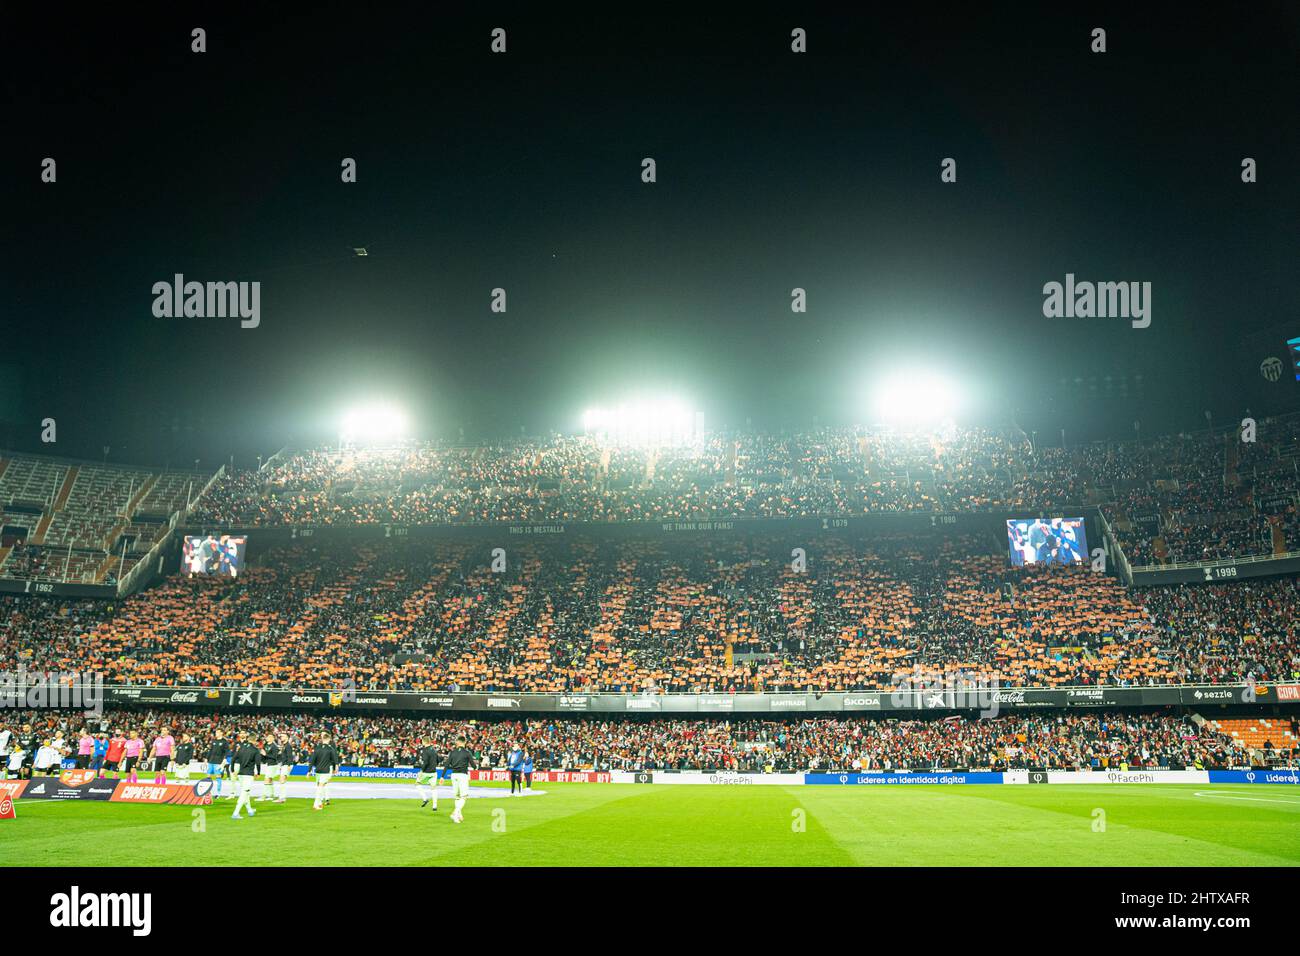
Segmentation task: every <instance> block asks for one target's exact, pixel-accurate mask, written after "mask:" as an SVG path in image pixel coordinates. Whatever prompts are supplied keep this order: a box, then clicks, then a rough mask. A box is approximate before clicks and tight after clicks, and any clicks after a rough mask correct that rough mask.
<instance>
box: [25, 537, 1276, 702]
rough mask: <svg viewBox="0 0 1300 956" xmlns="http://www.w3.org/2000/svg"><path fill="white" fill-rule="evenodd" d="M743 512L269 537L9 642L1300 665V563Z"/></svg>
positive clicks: (1158, 680)
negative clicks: (1190, 565) (1216, 568)
mask: <svg viewBox="0 0 1300 956" xmlns="http://www.w3.org/2000/svg"><path fill="white" fill-rule="evenodd" d="M784 549H785V545H784V543H783V542H782V541H780V540H779V539H775V538H770V537H765V536H761V535H760V536H745V537H741V538H727V539H717V540H707V541H691V542H687V543H679V542H665V541H663V540H662V539H654V540H627V541H593V540H580V539H575V540H572V541H564V542H551V543H539V542H529V543H527V544H521V545H520V546H519V547H517V548H515V549H514V550H513V553H512V557H511V562H512V563H511V565H510V570H509V571H508V572H507V573H502V574H495V573H492V572H491V570H490V569H489V566H488V561H487V555H486V552H485V550H484V549H483V548H482V547H481V545H477V544H474V543H471V542H468V541H464V540H447V541H438V542H434V543H428V542H424V543H416V542H415V541H409V540H402V541H393V542H387V543H384V544H382V545H381V544H380V543H371V544H340V545H331V546H308V545H306V544H304V543H303V542H301V541H298V542H294V543H293V544H290V545H286V546H284V547H279V548H275V549H272V550H271V551H269V552H268V553H267V554H266V555H265V556H264V558H263V559H262V560H261V561H259V562H257V563H256V564H255V565H253V566H250V567H248V568H246V569H245V571H244V573H243V574H241V575H240V576H239V577H238V578H236V579H233V580H232V579H229V578H218V577H206V576H199V577H194V578H189V577H186V576H181V575H176V576H173V577H172V578H170V579H168V580H167V581H166V582H164V583H163V584H161V585H160V586H157V587H154V588H151V589H149V590H146V591H144V592H141V593H139V594H136V595H133V596H131V597H130V598H128V599H126V600H125V601H123V602H120V603H113V604H108V603H104V602H76V601H52V600H47V599H42V600H37V599H28V598H23V597H11V598H4V599H2V601H0V608H2V609H3V613H0V666H3V667H7V668H13V667H16V666H17V665H18V664H20V663H21V664H24V665H25V666H27V667H28V668H29V669H41V670H66V669H69V668H77V669H83V670H84V669H89V670H94V671H99V672H102V673H103V674H104V677H105V680H107V681H109V682H121V683H155V684H176V685H201V686H227V685H230V686H261V687H268V688H292V687H335V686H338V684H339V682H340V681H341V680H343V679H345V678H350V679H352V680H354V681H355V682H356V685H357V686H358V687H365V688H370V689H376V690H378V689H387V690H429V691H451V690H462V691H488V692H493V691H501V690H515V691H536V692H565V691H583V692H595V691H609V692H641V691H644V690H647V689H653V690H658V691H667V692H702V691H710V692H753V691H779V690H786V691H803V690H808V691H817V690H870V689H887V688H892V687H895V686H898V685H899V683H900V681H903V680H917V679H920V678H925V679H935V678H940V677H942V678H947V679H954V678H957V677H972V676H978V677H980V678H982V679H986V680H994V679H996V680H997V681H998V682H1000V683H1001V684H1004V685H1008V686H1023V687H1052V686H1063V685H1068V686H1090V685H1112V686H1142V685H1159V684H1173V683H1241V682H1244V681H1245V680H1247V679H1248V678H1253V679H1255V680H1257V681H1276V680H1289V679H1295V678H1297V676H1300V641H1298V640H1297V629H1298V625H1297V623H1296V621H1295V618H1294V615H1293V614H1292V610H1291V609H1292V608H1294V607H1295V606H1296V604H1297V598H1298V597H1300V595H1298V594H1297V583H1296V580H1295V579H1293V578H1273V579H1254V580H1250V581H1241V582H1234V583H1226V584H1211V585H1179V586H1176V587H1162V588H1138V589H1126V588H1124V587H1123V586H1122V585H1120V584H1119V582H1118V581H1117V580H1116V579H1114V578H1111V577H1108V576H1104V575H1097V574H1093V573H1091V572H1090V571H1089V570H1088V569H1086V567H1078V566H1059V565H1057V566H1034V567H1026V568H1012V567H1010V566H1009V565H1008V563H1007V562H1006V559H1005V556H996V557H995V556H992V555H990V554H989V553H988V549H987V548H986V549H984V550H983V551H982V552H981V548H980V545H979V543H978V541H977V540H975V539H971V538H951V537H946V536H934V537H931V538H928V539H916V538H914V537H905V538H904V537H898V538H881V539H879V540H873V541H872V543H871V544H869V545H868V544H865V543H862V542H856V543H855V542H853V541H850V540H847V539H841V538H830V539H827V540H825V541H823V542H821V543H820V546H819V548H817V549H814V550H813V552H812V554H811V557H810V561H809V566H808V569H807V571H806V572H795V571H793V570H792V569H791V567H790V564H789V559H788V551H786V550H784Z"/></svg>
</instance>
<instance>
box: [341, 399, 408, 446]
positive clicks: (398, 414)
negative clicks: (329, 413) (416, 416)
mask: <svg viewBox="0 0 1300 956" xmlns="http://www.w3.org/2000/svg"><path fill="white" fill-rule="evenodd" d="M406 429H407V421H406V413H405V412H403V411H402V410H401V409H400V408H398V407H397V406H395V405H389V404H386V403H383V402H376V403H372V404H368V405H360V406H357V407H356V408H353V409H350V410H349V411H348V412H347V413H346V414H344V416H343V421H342V424H341V425H340V426H339V438H340V440H341V441H342V442H343V443H344V444H348V445H352V444H366V443H370V442H385V441H396V440H397V439H399V438H401V437H402V436H403V435H405V434H406Z"/></svg>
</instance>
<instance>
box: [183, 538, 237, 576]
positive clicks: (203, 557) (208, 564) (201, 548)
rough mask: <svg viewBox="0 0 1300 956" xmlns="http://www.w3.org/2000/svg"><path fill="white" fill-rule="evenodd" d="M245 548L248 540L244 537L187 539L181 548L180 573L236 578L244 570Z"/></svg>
mask: <svg viewBox="0 0 1300 956" xmlns="http://www.w3.org/2000/svg"><path fill="white" fill-rule="evenodd" d="M247 546H248V538H246V537H245V536H244V535H234V534H223V535H221V536H220V537H218V536H217V535H212V534H210V535H207V536H206V537H187V538H185V540H184V542H183V544H182V546H181V572H182V573H183V574H190V575H195V574H218V575H221V576H222V577H227V578H233V577H238V576H239V572H240V571H242V570H244V550H245V548H246V547H247Z"/></svg>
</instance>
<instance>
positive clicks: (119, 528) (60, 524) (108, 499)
mask: <svg viewBox="0 0 1300 956" xmlns="http://www.w3.org/2000/svg"><path fill="white" fill-rule="evenodd" d="M0 461H4V462H5V468H4V469H3V470H2V471H0V505H2V506H3V509H4V510H3V527H4V528H5V529H6V539H7V540H9V541H10V542H11V543H9V544H8V545H6V546H5V548H4V549H0V577H7V578H18V579H25V580H32V581H63V582H79V583H102V582H104V581H106V580H112V579H113V578H114V577H115V576H116V575H117V574H119V573H125V572H126V571H127V570H129V569H130V568H131V567H132V566H134V564H135V562H136V561H138V560H139V559H140V557H141V556H142V555H143V554H144V553H146V552H147V551H148V550H149V549H150V548H151V547H152V546H153V545H154V544H155V543H156V542H157V541H158V540H159V539H160V538H161V537H162V535H163V534H165V533H166V531H167V527H168V521H169V519H170V517H171V515H172V514H173V513H175V512H176V511H177V510H178V509H180V508H181V507H182V506H183V505H184V504H185V502H186V500H187V499H186V494H187V491H188V490H189V489H191V488H194V486H195V485H196V484H197V485H198V487H199V488H201V487H202V485H203V484H204V483H206V481H207V476H199V475H195V474H191V473H189V472H170V471H152V470H147V469H135V468H124V467H118V466H111V465H102V464H93V463H86V462H75V463H71V462H60V461H57V460H54V459H45V458H37V457H32V456H11V457H7V458H5V459H0ZM124 545H125V549H124Z"/></svg>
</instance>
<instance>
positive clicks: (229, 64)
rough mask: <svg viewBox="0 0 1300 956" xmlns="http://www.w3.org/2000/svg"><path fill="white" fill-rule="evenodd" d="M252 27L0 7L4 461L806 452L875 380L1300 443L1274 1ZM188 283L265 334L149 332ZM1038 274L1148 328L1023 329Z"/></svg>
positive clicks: (1021, 406)
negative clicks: (727, 440)
mask: <svg viewBox="0 0 1300 956" xmlns="http://www.w3.org/2000/svg"><path fill="white" fill-rule="evenodd" d="M173 6H174V5H173ZM262 6H264V7H265V9H258V8H252V9H251V11H250V12H249V13H247V14H240V13H230V12H224V13H222V12H217V11H215V10H214V11H213V12H211V13H204V12H201V10H202V7H196V8H195V9H196V11H200V12H193V13H177V12H175V11H173V10H168V9H167V7H161V6H160V7H156V8H152V7H149V6H139V7H137V6H136V5H131V8H130V10H129V12H128V10H127V9H126V8H113V9H112V10H111V12H104V13H98V14H96V15H94V16H90V15H89V14H88V13H82V12H80V10H78V11H77V12H76V13H75V15H74V14H73V13H72V12H71V11H69V10H65V11H62V12H58V11H55V12H35V11H24V12H16V11H14V10H8V11H5V12H4V14H3V20H2V21H0V27H2V28H3V32H2V35H0V73H2V74H3V85H2V86H0V102H2V103H3V109H4V115H5V116H6V121H5V128H4V133H3V141H4V147H3V150H0V153H2V155H0V203H2V206H0V213H2V222H3V231H2V233H0V235H2V236H3V243H4V245H3V248H4V255H3V260H2V262H3V264H2V265H0V315H3V328H2V332H3V338H2V339H0V445H2V446H4V447H8V448H12V449H17V450H20V451H44V452H46V453H51V454H59V455H65V456H71V457H90V458H95V459H98V458H100V457H101V454H102V452H101V448H102V446H103V445H109V446H111V447H112V449H113V450H112V452H111V456H110V457H111V460H120V461H130V462H135V463H141V464H164V463H171V464H173V465H181V464H184V465H189V464H191V463H192V460H193V459H194V458H200V459H202V460H203V461H204V462H206V463H210V464H214V465H215V463H217V462H220V461H225V460H227V459H228V458H229V456H230V455H232V454H234V455H236V456H238V458H239V459H240V461H242V462H245V463H247V462H249V461H251V459H252V457H253V456H255V455H258V454H268V453H270V452H272V451H274V450H275V449H277V448H279V447H280V446H281V445H282V444H284V443H285V442H286V441H290V440H295V441H299V442H307V441H314V440H319V439H321V438H325V439H328V438H330V437H332V435H333V431H334V428H335V425H336V422H337V419H338V416H339V413H340V411H341V410H342V409H343V408H344V407H346V406H348V405H351V404H353V403H355V402H356V401H358V400H365V399H369V398H372V397H385V398H390V399H393V400H396V401H399V402H401V403H403V404H404V405H405V406H406V407H408V408H409V409H410V410H411V413H412V416H413V417H414V419H415V420H416V422H417V430H418V431H419V433H420V434H422V435H427V436H430V437H434V436H455V435H458V434H459V432H458V431H457V430H458V429H462V428H463V429H464V433H465V436H466V438H467V439H469V438H473V439H479V438H491V437H503V436H508V435H518V434H519V433H520V428H521V426H522V427H523V428H525V429H526V430H527V432H528V433H529V434H536V433H539V432H544V431H547V430H563V431H571V430H574V429H575V428H576V427H577V425H578V420H579V416H580V414H581V412H582V410H583V409H584V408H586V407H588V406H591V405H598V404H602V403H604V404H612V403H616V402H617V401H618V400H620V399H622V398H624V397H626V396H627V395H629V394H630V393H632V392H633V391H640V390H649V391H657V392H672V393H675V394H678V395H682V396H684V397H686V398H688V399H690V400H692V401H694V402H695V403H696V404H698V405H699V406H700V407H701V408H702V409H703V411H704V414H705V417H706V421H707V422H708V423H709V424H712V425H715V426H737V427H744V426H745V424H746V421H747V420H750V421H752V424H753V426H754V427H756V428H758V427H762V428H769V429H778V428H798V427H806V426H808V425H811V424H813V423H814V422H818V423H823V424H826V423H840V422H845V421H861V420H864V419H865V418H866V417H868V416H867V414H866V402H865V400H864V394H865V391H866V389H867V387H868V386H869V383H870V382H871V381H872V379H873V377H874V376H878V375H880V374H881V373H882V372H883V371H885V370H888V369H889V368H891V367H898V366H900V365H908V366H915V365H920V366H923V367H926V368H930V369H933V370H936V371H940V372H945V373H947V374H950V375H952V376H953V377H954V378H956V379H957V380H958V381H959V382H960V383H961V384H962V385H963V386H964V387H965V388H967V389H968V390H969V391H970V393H971V402H970V405H969V408H968V410H967V412H966V414H965V419H966V420H968V421H972V422H982V423H996V422H999V421H1007V420H1012V419H1014V420H1016V421H1018V422H1020V423H1021V424H1022V425H1024V426H1025V427H1026V428H1036V429H1042V430H1045V431H1048V432H1050V433H1052V434H1053V435H1057V431H1058V430H1059V429H1060V428H1062V427H1065V428H1066V429H1067V432H1068V433H1069V435H1070V438H1071V440H1072V441H1074V440H1082V439H1084V438H1100V437H1106V436H1112V437H1118V438H1125V437H1131V435H1132V423H1133V421H1134V420H1140V421H1141V422H1142V430H1143V434H1144V435H1147V434H1154V433H1156V432H1158V431H1160V430H1168V429H1184V428H1194V427H1197V426H1203V424H1204V417H1203V416H1204V412H1205V411H1206V410H1210V411H1212V412H1213V413H1214V416H1215V423H1216V424H1226V423H1227V422H1228V421H1229V420H1231V419H1232V418H1233V417H1234V416H1236V417H1239V416H1241V415H1242V414H1244V412H1245V410H1246V408H1248V407H1249V408H1250V409H1251V410H1252V412H1253V413H1255V414H1257V415H1258V414H1265V413H1268V412H1271V411H1281V410H1286V409H1289V408H1296V407H1298V405H1297V397H1298V393H1300V383H1297V382H1295V381H1292V376H1291V374H1290V372H1286V373H1284V375H1283V377H1282V379H1281V380H1280V381H1278V382H1274V383H1269V382H1267V381H1265V380H1264V378H1263V377H1262V376H1261V375H1260V372H1259V365H1260V362H1261V361H1262V360H1263V359H1265V358H1267V357H1269V356H1278V357H1280V358H1282V359H1283V361H1284V362H1285V361H1287V358H1288V357H1287V354H1286V346H1285V340H1286V339H1287V338H1288V337H1290V336H1294V335H1300V268H1297V264H1298V263H1300V176H1298V175H1297V172H1298V166H1300V128H1298V124H1297V117H1300V67H1298V66H1297V64H1300V7H1297V6H1296V5H1295V4H1283V3H1278V4H1272V3H1264V4H1252V5H1250V6H1249V7H1243V8H1240V9H1238V8H1231V7H1218V8H1214V9H1206V10H1191V9H1187V8H1186V7H1184V6H1179V5H1150V6H1149V7H1148V6H1147V5H1143V6H1144V7H1147V9H1145V10H1143V11H1141V12H1133V11H1125V10H1124V9H1123V7H1122V6H1121V7H1116V8H1115V11H1114V12H1106V11H1105V10H1104V9H1101V8H1098V9H1097V10H1096V11H1095V12H1089V13H1081V12H1080V13H1062V12H1050V11H1046V10H1039V11H1032V12H1030V11H1027V12H1023V13H1014V12H1011V11H1001V12H993V13H990V12H988V11H987V10H984V9H982V7H983V6H984V5H978V6H979V7H980V8H981V9H978V10H974V11H971V10H967V11H964V12H962V13H960V14H956V13H953V14H942V15H941V14H939V13H936V12H931V13H929V14H925V15H920V14H917V15H911V16H910V17H909V16H908V15H906V14H902V13H898V12H891V11H886V9H885V8H883V7H879V8H875V9H874V13H873V15H871V16H866V15H862V16H860V17H856V18H855V16H854V15H852V14H851V13H849V12H830V11H834V10H835V7H827V8H826V9H827V11H828V12H826V13H824V14H818V15H810V14H808V13H806V12H804V11H803V10H801V9H800V8H799V6H798V5H792V6H789V7H788V9H787V10H786V11H782V10H780V9H779V8H777V7H774V6H768V7H761V6H760V7H752V8H751V7H748V6H747V7H743V8H736V9H735V10H718V11H715V12H701V11H700V10H699V9H697V8H696V7H695V6H694V5H683V6H681V7H677V8H669V7H664V6H663V5H658V4H654V5H648V6H647V5H632V6H629V8H628V11H627V12H626V13H623V14H618V15H616V14H613V13H609V12H603V13H597V12H594V11H593V12H591V13H582V12H580V11H573V10H554V9H551V7H552V6H553V5H537V4H534V5H533V7H534V9H533V10H532V11H530V10H529V9H528V7H526V6H521V7H519V8H517V9H512V8H509V7H494V8H493V9H492V10H491V11H488V12H482V13H480V12H477V11H474V12H470V13H464V14H452V13H447V12H444V11H443V10H442V9H441V8H442V7H443V6H444V5H435V4H419V5H409V6H408V5H402V4H383V5H382V7H383V12H381V13H371V12H369V11H368V9H367V5H364V4H362V5H355V6H351V7H340V8H338V9H331V8H329V7H318V6H313V7H312V8H311V9H310V11H308V10H307V9H306V8H304V12H302V13H296V14H295V13H290V12H282V11H280V10H278V9H273V6H272V5H262ZM372 6H375V7H379V6H381V5H372ZM150 11H152V12H150ZM905 17H907V18H905ZM195 26H201V27H204V28H205V29H206V30H207V47H208V49H207V52H206V53H203V54H196V53H192V52H190V43H191V38H190V30H191V29H192V28H193V27H195ZM497 26H500V27H503V28H505V29H506V31H507V37H508V52H507V53H506V54H504V55H493V54H492V53H491V52H490V51H489V43H490V31H491V30H492V28H493V27H497ZM1097 26H1100V27H1104V28H1105V29H1106V30H1107V45H1108V52H1106V53H1105V54H1093V53H1092V52H1090V49H1089V47H1090V42H1091V37H1090V31H1091V30H1092V28H1093V27H1097ZM794 27H803V28H805V29H806V30H807V31H808V49H809V51H808V53H806V54H803V55H797V54H794V53H792V52H790V31H791V29H793V28H794ZM47 156H49V157H53V158H54V159H55V160H56V161H57V163H58V166H57V172H58V181H57V183H55V184H46V183H42V182H41V181H40V172H41V168H40V164H41V160H42V159H43V158H44V157H47ZM647 156H649V157H653V158H654V159H655V160H656V162H657V166H658V170H657V171H658V182H656V183H654V184H645V183H643V182H642V181H641V160H642V158H643V157H647ZM1247 156H1249V157H1253V158H1254V159H1256V160H1257V162H1258V176H1259V181H1258V182H1257V183H1254V184H1249V185H1248V184H1244V183H1242V181H1241V175H1240V174H1241V165H1240V164H1241V160H1242V158H1243V157H1247ZM344 157H353V158H355V159H356V160H357V163H358V182H357V183H355V184H344V183H342V182H341V181H340V162H341V160H342V159H343V158H344ZM944 157H953V158H955V159H956V160H957V164H958V165H957V171H958V181H957V182H956V183H955V184H944V183H941V182H940V178H939V173H940V161H941V160H942V159H943V158H944ZM358 246H364V247H366V249H367V250H368V251H369V255H368V256H367V257H365V258H358V257H356V256H355V255H354V254H353V253H352V249H353V248H354V247H358ZM178 272H179V273H183V274H185V276H186V278H187V279H196V280H200V281H208V280H213V281H252V280H256V281H260V282H261V283H262V292H261V325H260V327H259V328H257V329H250V330H245V329H241V328H240V327H239V322H238V320H237V319H217V318H171V319H166V318H156V317H155V316H154V315H153V314H152V304H153V294H152V292H151V288H152V286H153V284H154V283H155V282H158V281H164V280H165V281H170V280H171V278H172V276H173V275H174V274H175V273H178ZM1067 272H1073V273H1074V274H1075V275H1076V276H1077V277H1078V278H1079V279H1081V280H1083V279H1086V280H1092V281H1107V280H1129V281H1149V282H1151V283H1152V286H1153V290H1152V324H1151V327H1150V328H1148V329H1141V330H1139V329H1133V328H1131V327H1130V325H1129V323H1128V322H1127V321H1126V320H1123V319H1065V318H1061V319H1048V318H1045V317H1044V316H1043V313H1042V304H1043V294H1042V287H1043V284H1044V283H1046V282H1049V281H1053V280H1055V281H1063V280H1064V277H1065V275H1066V273H1067ZM495 287H503V288H504V289H505V290H506V293H507V296H508V311H507V312H506V313H505V314H504V315H501V314H494V313H492V312H491V311H490V309H489V304H490V292H491V290H492V289H493V288H495ZM795 287H802V288H804V289H806V290H807V294H808V311H807V313H806V314H802V315H799V314H793V313H792V312H791V310H790V290H791V289H792V288H795ZM47 416H48V417H53V418H54V419H55V420H56V421H57V423H58V424H57V427H58V442H57V444H55V445H42V444H41V442H40V421H41V419H43V418H45V417H47ZM1057 438H1058V439H1059V435H1057Z"/></svg>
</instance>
